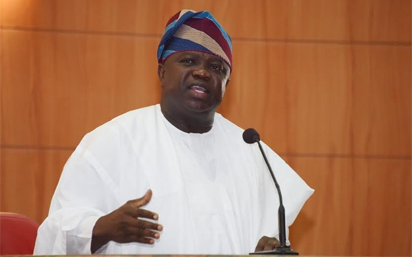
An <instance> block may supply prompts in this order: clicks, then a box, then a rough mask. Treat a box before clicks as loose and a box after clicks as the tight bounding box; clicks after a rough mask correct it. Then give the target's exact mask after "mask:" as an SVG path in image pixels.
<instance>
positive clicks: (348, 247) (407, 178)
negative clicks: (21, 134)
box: [1, 149, 412, 256]
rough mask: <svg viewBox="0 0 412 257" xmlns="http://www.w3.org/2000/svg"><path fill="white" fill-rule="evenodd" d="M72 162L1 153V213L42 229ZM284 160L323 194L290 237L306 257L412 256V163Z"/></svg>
mask: <svg viewBox="0 0 412 257" xmlns="http://www.w3.org/2000/svg"><path fill="white" fill-rule="evenodd" d="M70 154H71V150H64V151H61V150H39V149H38V150H27V149H1V159H2V162H1V169H2V173H1V183H2V187H1V210H2V211H11V212H18V213H24V214H25V215H27V216H29V217H30V218H32V219H34V220H36V221H37V222H39V223H40V222H42V221H43V219H44V218H45V217H46V216H47V212H48V208H49V204H50V200H51V197H52V195H53V193H54V189H55V187H56V185H57V182H58V179H59V177H60V173H61V170H62V167H63V165H64V163H65V162H66V160H67V158H68V157H69V155H70ZM284 158H285V160H286V161H287V162H288V163H289V164H290V165H291V166H292V167H293V168H294V169H295V170H296V171H298V173H299V174H300V176H301V177H302V178H303V179H305V181H306V182H307V183H308V184H309V185H311V186H312V187H313V188H315V190H316V191H315V193H314V195H313V196H312V198H311V199H309V200H308V202H307V203H306V205H305V206H304V208H303V210H302V212H301V213H300V215H299V216H298V218H297V220H296V221H295V223H294V224H293V225H292V227H291V230H290V234H291V237H290V240H291V242H292V246H293V247H294V248H295V249H296V250H298V251H299V252H300V254H302V255H342V256H343V255H359V256H362V255H363V256H364V255H372V256H400V255H403V256H408V255H409V256H410V253H411V245H410V241H411V219H410V217H411V200H412V199H411V172H410V171H411V160H402V159H398V160H381V159H363V158H354V159H350V158H311V157H288V156H284ZM28 164H29V165H28ZM3 171H7V172H3ZM395 185H396V186H395ZM388 244H389V245H390V247H387V245H388Z"/></svg>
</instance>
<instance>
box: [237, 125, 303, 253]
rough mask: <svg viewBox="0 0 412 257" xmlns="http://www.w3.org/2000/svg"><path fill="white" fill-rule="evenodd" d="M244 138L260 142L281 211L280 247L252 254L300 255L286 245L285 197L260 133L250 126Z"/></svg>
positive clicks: (244, 133) (250, 142) (246, 140)
mask: <svg viewBox="0 0 412 257" xmlns="http://www.w3.org/2000/svg"><path fill="white" fill-rule="evenodd" d="M243 140H244V141H245V142H246V143H248V144H253V143H258V145H259V149H260V152H261V153H262V155H263V158H264V159H265V162H266V165H267V166H268V168H269V171H270V175H271V176H272V179H273V182H275V186H276V189H277V191H278V195H279V211H278V226H279V242H280V247H276V248H275V249H274V250H271V251H262V252H256V253H250V254H251V255H254V254H277V255H299V253H298V252H295V251H293V250H292V249H291V248H290V246H287V245H286V220H285V207H283V199H282V192H281V191H280V187H279V184H278V181H277V180H276V178H275V175H274V174H273V171H272V168H271V167H270V164H269V161H268V159H267V158H266V154H265V152H264V151H263V148H262V145H261V144H260V136H259V133H258V132H257V131H256V130H255V129H253V128H249V129H246V130H245V131H244V132H243Z"/></svg>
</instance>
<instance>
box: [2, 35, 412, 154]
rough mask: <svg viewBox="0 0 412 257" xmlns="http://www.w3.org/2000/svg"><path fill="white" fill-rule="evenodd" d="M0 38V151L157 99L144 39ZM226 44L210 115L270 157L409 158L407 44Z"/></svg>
mask: <svg viewBox="0 0 412 257" xmlns="http://www.w3.org/2000/svg"><path fill="white" fill-rule="evenodd" d="M1 36H2V39H3V40H2V44H1V48H2V59H1V65H2V66H3V67H5V69H4V70H3V72H2V77H1V82H2V88H1V100H2V102H3V104H2V105H3V107H4V108H3V109H2V117H1V124H2V131H1V135H2V137H1V140H2V144H3V145H36V146H56V147H75V146H76V145H77V143H78V142H79V140H80V139H81V137H82V136H83V135H84V134H85V133H87V132H88V131H90V130H92V129H94V128H95V127H96V126H98V125H100V124H102V123H104V122H106V121H108V120H109V119H111V118H113V117H115V116H117V115H119V114H121V113H124V112H126V111H128V110H131V109H134V108H138V107H142V106H146V105H149V104H153V103H156V102H157V101H158V99H159V96H160V86H159V83H158V79H157V74H156V69H157V68H156V67H157V66H156V65H157V64H156V58H155V52H156V45H157V39H155V38H138V37H129V36H116V37H112V36H106V35H83V34H66V33H49V32H27V31H12V30H11V31H9V30H5V31H2V35H1ZM234 48H235V50H236V51H235V62H234V73H233V75H232V81H231V83H230V86H229V88H228V90H227V94H226V96H225V100H224V102H223V105H222V107H221V109H220V111H221V112H222V113H223V114H224V115H225V116H226V117H228V118H229V119H231V120H233V121H234V122H235V123H237V124H239V125H240V126H242V127H244V128H246V127H252V126H254V127H256V128H257V129H258V130H259V131H260V132H261V134H262V138H263V139H264V141H265V142H267V143H268V144H269V145H270V146H272V147H273V148H274V149H275V150H277V151H278V152H281V153H286V152H287V153H299V154H302V153H304V154H305V153H312V154H357V155H389V156H396V155H404V156H410V155H411V133H410V131H411V109H410V108H408V106H411V86H410V85H411V74H410V70H411V62H410V60H411V47H408V46H364V45H357V46H348V45H340V44H332V45H323V44H285V43H264V42H260V43H253V42H237V43H235V44H234ZM22 74H24V76H23V75H22ZM16 99H18V101H16ZM73 124H76V125H75V126H74V125H73ZM68 128H70V129H68Z"/></svg>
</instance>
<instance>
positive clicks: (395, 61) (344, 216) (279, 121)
mask: <svg viewBox="0 0 412 257" xmlns="http://www.w3.org/2000/svg"><path fill="white" fill-rule="evenodd" d="M0 7H1V18H0V21H1V34H0V36H1V42H0V50H1V105H0V108H1V191H0V192H1V198H0V199H1V205H0V207H1V211H10V212H19V213H23V214H25V215H27V216H29V217H31V218H32V219H34V220H36V221H38V222H41V221H42V220H43V219H44V218H45V217H46V216H47V210H48V206H49V203H50V200H51V197H52V194H53V191H54V189H55V187H56V184H57V182H58V179H59V176H60V172H61V170H62V168H63V165H64V163H65V161H66V160H67V158H68V157H69V156H70V154H71V152H72V151H73V150H74V148H75V147H76V145H77V144H78V142H79V141H80V140H81V138H82V136H83V135H84V134H85V133H87V132H88V131H91V130H92V129H93V128H95V127H96V126H98V125H100V124H102V123H104V122H106V121H108V120H109V119H111V118H113V117H115V116H117V115H119V114H121V113H124V112H126V111H128V110H131V109H135V108H139V107H142V106H146V105H150V104H154V103H156V102H158V100H159V95H160V87H159V83H158V79H157V75H156V71H157V62H156V57H155V56H156V47H157V43H158V42H159V40H160V37H161V34H162V32H163V28H164V25H165V23H166V21H167V19H168V18H169V17H170V16H171V15H173V14H174V13H176V12H177V11H178V10H180V9H183V8H186V9H195V10H201V9H208V10H210V11H211V12H212V13H213V14H214V16H215V17H216V18H217V19H218V20H219V21H220V22H221V23H222V24H223V26H224V27H225V28H226V29H227V31H228V32H229V33H230V35H231V36H232V39H233V45H234V71H233V74H232V81H231V83H230V86H229V88H228V90H227V94H226V98H225V100H224V103H223V104H222V106H221V107H220V112H221V113H222V114H223V115H224V116H226V117H227V118H229V119H230V120H232V121H234V122H235V123H237V124H238V125H240V126H242V127H244V128H247V127H255V128H256V129H257V130H258V131H259V132H260V134H261V137H262V138H263V139H264V141H265V142H266V143H268V144H269V145H270V146H271V147H272V148H273V149H274V150H275V151H277V152H278V153H279V154H280V155H281V156H282V157H283V158H284V159H285V160H286V161H287V162H288V163H289V164H290V165H291V166H292V167H293V168H294V169H295V170H296V171H297V172H298V173H299V174H300V175H301V176H302V177H303V178H304V179H305V180H306V181H307V183H308V184H309V185H311V186H312V187H313V188H315V190H316V192H315V194H314V195H313V197H312V198H311V199H310V200H309V201H308V202H307V204H306V205H305V207H304V208H303V210H302V212H301V214H300V216H299V217H298V219H297V220H296V222H295V224H294V225H293V226H292V227H291V241H292V245H293V247H294V248H295V249H297V250H299V252H300V253H301V254H303V255H375V256H376V255H392V256H395V255H404V256H410V255H411V254H412V252H411V240H412V238H411V1H410V0H305V1H303V0H284V1H282V0H256V1H248V0H203V1H189V0H170V1H167V0H151V1H143V0H100V1H93V0H59V1H52V0H43V1H40V0H14V1H11V0H9V1H8V0H2V1H1V5H0Z"/></svg>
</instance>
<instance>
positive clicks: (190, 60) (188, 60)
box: [181, 59, 195, 64]
mask: <svg viewBox="0 0 412 257" xmlns="http://www.w3.org/2000/svg"><path fill="white" fill-rule="evenodd" d="M181 63H184V64H193V63H195V61H194V60H193V59H183V60H181Z"/></svg>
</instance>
